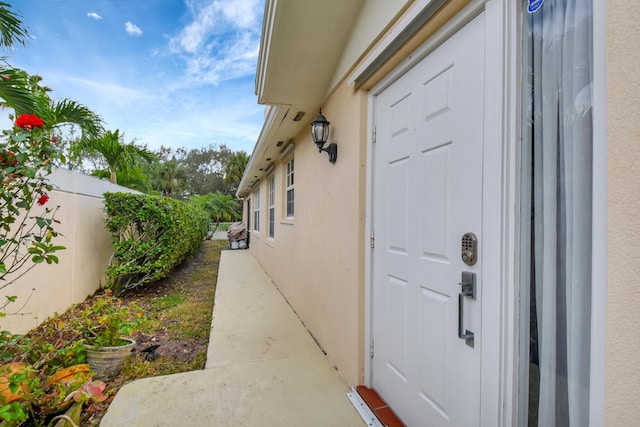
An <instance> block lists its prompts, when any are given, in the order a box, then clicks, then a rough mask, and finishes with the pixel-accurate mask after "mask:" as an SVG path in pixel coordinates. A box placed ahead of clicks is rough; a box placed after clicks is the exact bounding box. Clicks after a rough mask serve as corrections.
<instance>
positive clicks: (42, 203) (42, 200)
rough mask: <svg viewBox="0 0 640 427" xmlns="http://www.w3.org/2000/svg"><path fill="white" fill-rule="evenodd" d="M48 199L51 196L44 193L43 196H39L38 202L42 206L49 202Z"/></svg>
mask: <svg viewBox="0 0 640 427" xmlns="http://www.w3.org/2000/svg"><path fill="white" fill-rule="evenodd" d="M47 200H49V196H47V195H46V194H43V195H42V196H40V197H39V198H38V204H39V205H40V206H42V205H44V204H45V203H47Z"/></svg>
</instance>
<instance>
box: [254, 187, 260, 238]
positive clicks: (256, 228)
mask: <svg viewBox="0 0 640 427" xmlns="http://www.w3.org/2000/svg"><path fill="white" fill-rule="evenodd" d="M253 231H254V232H256V233H260V187H259V186H258V189H257V190H256V191H254V192H253Z"/></svg>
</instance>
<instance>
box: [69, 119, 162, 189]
mask: <svg viewBox="0 0 640 427" xmlns="http://www.w3.org/2000/svg"><path fill="white" fill-rule="evenodd" d="M123 138H124V135H122V136H121V135H120V130H119V129H116V130H115V131H107V132H105V133H104V134H102V135H101V136H100V137H97V138H91V139H81V140H80V141H79V142H78V144H77V148H78V149H79V150H81V151H84V152H86V153H88V154H89V155H96V154H99V155H100V156H102V158H104V160H105V162H106V164H107V172H108V173H109V180H110V181H111V182H112V183H114V184H117V183H118V177H117V174H118V173H119V172H124V173H129V174H130V175H131V172H132V171H133V170H134V169H135V168H136V167H138V166H140V162H141V161H145V162H148V163H151V162H154V161H156V160H157V157H156V155H155V154H153V153H152V152H151V151H149V150H147V149H146V148H145V147H140V146H137V145H136V144H134V143H133V142H130V143H128V144H125V143H123V142H122V139H123Z"/></svg>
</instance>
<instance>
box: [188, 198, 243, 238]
mask: <svg viewBox="0 0 640 427" xmlns="http://www.w3.org/2000/svg"><path fill="white" fill-rule="evenodd" d="M189 203H192V204H194V205H196V206H198V207H200V208H202V209H204V210H205V211H207V212H208V213H209V215H210V216H211V220H212V221H214V222H215V223H216V227H215V229H214V232H215V230H217V229H218V225H219V224H220V223H221V222H224V221H232V220H234V219H237V218H239V217H240V210H239V206H238V200H236V199H235V198H233V197H232V196H230V195H228V194H224V193H221V192H219V191H216V192H215V193H209V194H206V195H204V196H203V195H195V196H191V197H190V198H189Z"/></svg>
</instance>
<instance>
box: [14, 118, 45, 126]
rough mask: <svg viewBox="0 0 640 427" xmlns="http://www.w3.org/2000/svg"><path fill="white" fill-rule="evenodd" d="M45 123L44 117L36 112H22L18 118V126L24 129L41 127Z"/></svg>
mask: <svg viewBox="0 0 640 427" xmlns="http://www.w3.org/2000/svg"><path fill="white" fill-rule="evenodd" d="M43 125H44V122H43V121H42V119H41V118H40V117H38V116H36V115H35V114H21V115H20V117H18V118H17V120H16V126H18V127H19V128H22V129H31V128H34V127H36V128H41V127H42V126H43Z"/></svg>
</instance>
